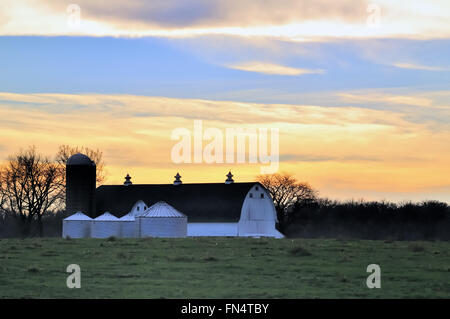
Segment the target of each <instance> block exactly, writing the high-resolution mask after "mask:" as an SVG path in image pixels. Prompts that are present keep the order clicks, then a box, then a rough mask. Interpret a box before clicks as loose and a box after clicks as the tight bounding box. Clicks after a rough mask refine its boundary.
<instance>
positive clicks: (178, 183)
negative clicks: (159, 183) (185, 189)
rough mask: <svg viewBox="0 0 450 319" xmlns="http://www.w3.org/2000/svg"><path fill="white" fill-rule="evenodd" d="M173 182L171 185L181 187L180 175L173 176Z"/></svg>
mask: <svg viewBox="0 0 450 319" xmlns="http://www.w3.org/2000/svg"><path fill="white" fill-rule="evenodd" d="M174 177H175V180H174V181H173V185H181V183H183V182H182V181H181V175H180V174H179V173H178V172H177V175H175V176H174Z"/></svg>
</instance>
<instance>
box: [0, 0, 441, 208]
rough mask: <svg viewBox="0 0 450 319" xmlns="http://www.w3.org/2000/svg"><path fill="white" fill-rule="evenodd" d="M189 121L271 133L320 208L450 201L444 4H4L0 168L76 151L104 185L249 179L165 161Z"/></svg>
mask: <svg viewBox="0 0 450 319" xmlns="http://www.w3.org/2000/svg"><path fill="white" fill-rule="evenodd" d="M70 4H76V6H69V5H70ZM77 8H79V9H80V10H81V11H80V20H79V25H78V24H77V21H78V20H77V19H76V9H77ZM74 10H75V11H74ZM74 14H75V15H74ZM194 120H202V121H203V126H204V128H209V127H210V128H218V129H220V130H221V131H223V132H224V133H225V130H226V128H237V127H243V128H268V129H270V128H278V129H279V132H280V135H279V141H280V168H279V171H280V172H288V173H292V174H294V175H295V176H296V177H297V178H298V179H299V180H301V181H307V182H309V183H310V184H311V185H312V186H313V187H315V188H316V189H318V190H319V192H320V195H321V196H324V197H330V198H336V199H360V198H365V199H368V200H382V199H387V200H393V201H403V200H413V201H419V200H425V199H437V200H443V201H447V202H449V203H450V1H448V0H422V1H417V0H408V1H407V0H403V1H400V0H399V1H392V0H391V1H388V0H374V1H360V0H340V1H329V0H297V1H295V0H292V1H287V0H286V1H285V0H264V1H263V0H261V1H242V0H239V1H237V0H192V1H189V0H187V1H186V0H183V1H181V0H178V1H175V0H152V1H143V0H131V1H119V0H112V1H111V0H110V1H95V2H94V1H90V0H71V1H60V0H6V1H5V0H2V1H1V2H0V137H1V141H0V159H1V160H3V161H6V159H7V157H8V155H10V154H12V153H15V152H17V151H19V150H20V149H21V148H26V147H27V146H28V145H36V146H37V148H38V149H39V150H40V151H41V152H43V153H45V154H47V155H49V156H50V155H52V156H53V155H54V154H55V153H56V151H57V148H58V145H61V144H69V145H73V146H76V145H79V146H81V145H83V146H87V147H91V148H99V149H101V150H102V151H103V152H104V158H105V161H106V164H107V172H108V180H107V183H108V184H115V183H122V182H123V180H124V176H125V175H126V174H127V173H129V174H130V175H131V176H132V178H133V179H132V181H133V182H134V183H171V182H172V181H173V176H174V175H175V174H176V173H177V171H179V172H180V174H181V175H182V176H183V177H182V180H183V182H184V183H194V182H223V181H224V180H225V179H226V177H225V175H226V173H227V172H228V170H230V169H231V170H232V172H233V174H234V175H235V180H236V181H237V182H239V181H241V182H244V181H253V180H255V177H256V176H257V175H258V174H259V173H260V167H261V164H260V163H257V164H248V163H247V164H238V163H235V164H230V163H227V164H206V163H202V164H195V163H192V164H182V165H181V164H175V163H173V162H172V160H171V149H172V147H173V146H174V145H175V144H176V141H174V140H171V132H172V131H173V130H175V129H176V128H182V127H184V128H187V129H189V130H193V126H194ZM205 144H207V142H205Z"/></svg>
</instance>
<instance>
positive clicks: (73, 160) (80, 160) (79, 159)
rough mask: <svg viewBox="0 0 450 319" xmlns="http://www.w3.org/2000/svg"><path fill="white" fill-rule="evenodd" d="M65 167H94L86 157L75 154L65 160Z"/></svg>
mask: <svg viewBox="0 0 450 319" xmlns="http://www.w3.org/2000/svg"><path fill="white" fill-rule="evenodd" d="M66 165H87V166H90V165H95V163H94V162H93V161H92V160H91V159H90V158H89V157H88V156H86V155H84V154H81V153H77V154H75V155H72V156H71V157H69V159H68V160H67V163H66Z"/></svg>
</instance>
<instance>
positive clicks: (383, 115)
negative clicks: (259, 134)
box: [0, 93, 450, 198]
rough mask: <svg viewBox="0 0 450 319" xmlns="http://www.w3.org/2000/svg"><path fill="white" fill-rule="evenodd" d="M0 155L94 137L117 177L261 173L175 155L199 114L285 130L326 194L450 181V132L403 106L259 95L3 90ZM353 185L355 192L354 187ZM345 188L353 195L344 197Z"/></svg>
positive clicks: (302, 170) (213, 123)
mask: <svg viewBox="0 0 450 319" xmlns="http://www.w3.org/2000/svg"><path fill="white" fill-rule="evenodd" d="M0 119H1V120H0V137H1V140H2V143H1V145H0V146H1V147H0V156H1V158H3V159H6V157H7V155H8V154H11V153H14V152H16V151H17V150H18V149H19V148H20V147H23V148H25V147H26V146H28V145H31V144H34V145H36V146H38V148H39V149H40V150H41V151H43V152H44V153H46V154H49V155H52V154H54V152H55V151H56V149H57V147H58V145H60V144H71V145H86V146H89V147H94V148H100V149H102V150H103V151H104V153H105V159H106V162H107V166H108V172H109V180H108V182H109V183H121V182H123V176H125V174H126V173H130V174H131V175H132V176H133V181H134V182H136V183H168V182H171V181H172V176H173V175H174V174H175V173H176V172H177V171H180V173H181V175H183V181H184V182H206V181H210V182H213V181H215V182H219V181H222V179H223V180H224V179H225V177H224V175H225V173H226V172H227V171H228V170H229V169H232V170H233V174H235V175H236V178H237V180H238V181H250V180H254V178H255V176H256V175H258V174H259V172H260V164H248V163H247V164H182V165H177V164H174V163H172V162H171V157H170V152H171V147H172V146H173V145H174V144H175V143H176V141H172V140H170V136H171V132H172V130H174V129H175V128H179V127H185V128H187V129H190V130H192V129H193V120H194V119H203V123H204V127H205V128H207V127H216V128H218V129H220V130H225V129H226V128H236V127H248V128H250V127H256V128H258V127H267V128H279V130H280V158H281V163H280V171H290V172H293V173H294V174H296V176H297V177H298V178H300V179H302V180H307V181H309V182H310V183H312V184H313V185H315V186H316V187H318V188H319V189H321V190H324V191H325V193H323V192H322V195H324V196H325V195H327V194H340V195H339V196H340V197H345V198H352V197H353V198H358V197H364V194H369V193H370V194H373V193H374V192H375V193H376V192H378V193H380V194H381V193H383V192H388V193H389V192H392V193H393V194H394V193H398V192H403V193H408V192H410V193H411V194H414V196H415V197H414V198H418V197H417V196H418V195H417V194H416V193H414V192H419V191H420V190H423V189H425V188H430V189H431V188H436V187H440V186H442V185H446V184H445V183H448V180H446V177H447V176H450V171H449V167H448V163H449V162H450V149H449V148H448V145H450V131H449V130H448V128H447V129H445V128H443V129H441V130H436V129H435V130H430V129H429V126H428V124H429V123H414V122H411V121H409V120H407V119H406V114H403V113H401V112H400V111H381V110H373V109H366V108H360V107H341V108H339V107H327V106H304V105H281V104H273V105H267V104H256V103H243V102H229V101H227V102H225V101H209V100H194V99H176V98H163V97H145V96H132V95H100V94H85V95H76V94H12V93H0ZM346 189H347V190H348V192H347V193H346V192H345V190H346ZM344 195H345V196H344Z"/></svg>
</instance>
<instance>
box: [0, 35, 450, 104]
mask: <svg viewBox="0 0 450 319" xmlns="http://www.w3.org/2000/svg"><path fill="white" fill-rule="evenodd" d="M239 42H242V41H241V40H240V39H233V38H227V39H221V38H219V37H209V38H208V39H161V38H149V37H145V38H138V39H129V38H125V39H124V38H113V37H104V38H97V37H41V36H39V37H30V36H26V37H15V36H13V37H1V38H0V47H2V48H4V49H3V50H1V51H0V59H1V62H0V66H1V70H2V73H1V76H0V86H1V87H2V90H5V91H11V92H18V93H26V92H28V93H30V92H55V93H87V92H92V93H115V94H117V93H123V94H137V95H154V96H169V97H181V98H210V99H218V100H227V99H230V96H232V99H233V98H235V96H236V94H242V95H241V98H240V100H242V101H247V102H260V103H294V102H295V100H297V95H301V94H304V93H316V92H332V91H342V90H362V89H377V88H387V89H404V90H414V91H416V92H417V91H435V90H445V89H446V88H447V87H448V86H449V85H450V62H449V61H448V58H447V57H448V56H450V41H448V40H428V41H417V40H401V39H400V40H397V39H387V40H378V39H377V40H371V41H369V40H365V43H362V41H350V40H342V41H333V42H330V43H288V42H283V41H276V40H274V41H272V42H273V44H272V46H271V47H269V49H266V46H267V45H268V44H267V43H265V45H264V46H263V47H261V46H258V44H255V45H252V44H251V43H250V44H248V43H247V44H244V45H240V46H239ZM275 46H276V47H278V49H277V51H278V53H276V54H273V53H272V52H273V47H275ZM193 47H195V48H193ZM229 47H230V48H231V49H229V50H228V49H227V48H229ZM236 47H238V49H236ZM209 53H210V54H211V55H208V54H209ZM248 60H258V61H270V62H271V63H276V64H281V65H285V66H291V67H294V68H296V67H297V68H305V69H320V70H323V73H321V74H305V75H302V76H290V75H273V74H262V73H256V72H247V71H242V70H236V69H231V68H229V67H228V66H229V65H231V64H236V63H240V62H242V61H248ZM402 61H406V62H407V61H414V63H417V64H420V65H428V66H438V67H440V68H442V69H447V70H446V71H439V72H437V71H429V70H412V69H405V68H400V67H395V66H393V65H392V64H394V63H399V62H402ZM297 102H302V103H304V102H303V101H297ZM318 102H319V100H316V101H314V99H311V97H309V99H308V103H318Z"/></svg>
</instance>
